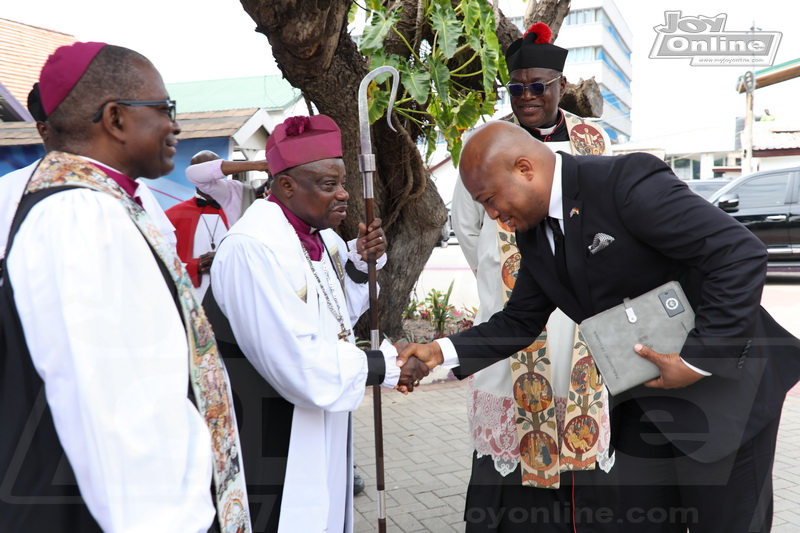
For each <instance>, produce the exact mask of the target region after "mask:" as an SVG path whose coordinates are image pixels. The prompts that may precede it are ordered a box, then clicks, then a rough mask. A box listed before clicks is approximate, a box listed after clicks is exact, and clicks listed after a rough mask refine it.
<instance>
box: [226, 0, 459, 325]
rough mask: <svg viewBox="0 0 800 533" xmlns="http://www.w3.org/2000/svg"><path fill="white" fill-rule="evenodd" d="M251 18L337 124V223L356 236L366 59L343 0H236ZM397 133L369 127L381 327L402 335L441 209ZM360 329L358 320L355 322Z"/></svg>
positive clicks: (290, 77) (286, 68)
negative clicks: (374, 165) (343, 206)
mask: <svg viewBox="0 0 800 533" xmlns="http://www.w3.org/2000/svg"><path fill="white" fill-rule="evenodd" d="M241 3H242V6H243V7H244V10H245V11H246V12H247V13H248V14H249V15H250V17H251V18H252V19H253V20H254V21H255V22H256V24H257V27H256V31H258V32H260V33H263V34H264V35H266V36H267V38H268V39H269V42H270V45H271V46H272V53H273V55H274V57H275V60H276V62H277V64H278V66H279V68H280V69H281V72H282V73H283V76H284V78H286V80H287V81H288V82H289V83H291V84H292V85H293V86H294V87H297V88H299V89H300V90H301V91H302V92H303V94H304V95H305V96H307V97H308V98H309V99H310V100H311V101H313V102H314V104H315V105H316V106H317V109H318V110H319V112H320V113H323V114H325V115H328V116H329V117H331V118H332V119H333V120H334V121H336V123H337V124H338V125H339V127H340V128H341V130H342V145H343V146H342V148H343V151H344V162H345V166H346V168H347V175H348V180H347V191H348V192H349V193H350V203H349V206H348V213H349V216H348V217H347V220H346V221H345V223H344V224H343V227H342V228H340V233H341V234H342V236H343V237H344V238H345V239H346V240H347V239H351V238H354V237H355V236H356V235H357V231H358V222H359V221H363V220H364V195H363V188H362V180H361V174H360V172H359V167H358V155H359V149H360V144H359V143H360V139H359V124H358V86H359V84H360V83H361V80H362V79H363V78H364V76H366V74H367V73H368V64H367V62H366V60H365V59H364V58H363V56H361V54H360V53H359V52H358V49H357V48H356V44H355V43H354V42H353V40H352V39H351V38H350V36H349V35H348V34H347V31H346V25H347V13H348V10H349V8H350V6H351V4H352V2H351V1H349V0H334V1H328V2H318V1H310V0H295V1H279V0H241ZM393 124H394V125H395V128H397V129H398V131H399V133H394V132H392V131H391V130H390V129H389V128H388V127H387V126H386V121H385V120H383V119H382V120H381V121H380V122H377V123H375V124H374V125H373V127H372V138H373V146H374V151H375V154H376V155H377V161H378V171H377V172H376V174H375V209H376V216H377V217H380V218H382V219H383V224H384V225H383V227H384V231H385V232H386V235H387V241H388V256H389V257H388V262H387V264H386V267H384V268H383V270H381V271H380V273H379V276H378V280H379V283H380V285H381V293H380V305H381V313H380V326H381V331H382V332H383V333H384V334H386V335H388V336H389V337H391V338H400V337H402V335H403V332H402V311H403V310H404V309H405V308H406V306H407V305H408V298H409V294H410V293H411V290H412V288H413V287H414V284H415V283H416V281H417V279H418V278H419V275H420V273H421V272H422V269H423V268H424V267H425V263H426V262H427V260H428V257H430V254H431V251H432V250H433V247H434V245H435V243H436V241H437V240H438V238H439V235H440V233H441V228H442V226H443V225H444V222H445V219H446V217H447V210H446V209H445V207H444V204H443V203H442V199H441V197H440V196H439V194H438V193H437V191H436V187H435V186H433V184H432V181H431V180H430V178H429V177H428V174H427V172H426V170H425V167H424V165H423V161H422V158H421V156H420V153H419V150H418V149H417V146H416V143H415V141H414V139H413V138H412V137H411V136H410V135H409V134H408V133H407V131H406V129H405V128H404V127H403V125H402V124H401V122H400V121H399V120H397V118H395V119H394V120H393ZM360 331H361V332H362V336H363V332H364V331H365V330H364V327H363V325H362V327H361V328H360Z"/></svg>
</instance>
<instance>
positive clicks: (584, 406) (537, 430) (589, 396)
mask: <svg viewBox="0 0 800 533" xmlns="http://www.w3.org/2000/svg"><path fill="white" fill-rule="evenodd" d="M564 115H565V118H566V125H567V129H568V131H569V137H570V145H571V147H572V152H573V154H576V155H588V154H595V155H602V154H603V153H605V150H606V143H605V140H604V138H603V135H602V133H601V132H600V131H598V129H597V126H595V125H593V124H592V123H589V122H586V121H585V120H584V119H582V118H579V117H577V116H575V115H570V114H567V113H565V114H564ZM514 121H515V122H516V117H514ZM497 237H498V245H499V246H500V264H501V265H502V266H501V278H502V289H503V302H504V303H505V302H507V301H508V298H509V296H510V295H511V291H512V289H513V288H514V283H515V282H516V279H517V273H518V271H519V267H520V262H521V256H520V253H519V248H518V247H517V240H516V236H515V234H514V232H513V231H512V230H511V228H509V227H508V226H506V225H505V224H503V223H501V222H500V221H499V220H498V221H497ZM572 346H573V347H572V359H571V363H570V378H569V389H570V390H569V392H568V396H567V398H566V399H564V398H557V397H556V396H555V394H554V390H553V385H552V383H553V375H552V366H551V363H550V359H551V354H550V349H549V343H548V341H547V330H546V329H545V331H543V332H542V333H541V335H539V337H538V338H537V339H536V341H534V343H533V344H531V345H530V346H529V347H527V348H525V349H524V350H522V351H521V352H517V353H516V354H514V355H512V356H511V358H510V359H509V361H510V364H511V376H512V381H513V392H514V401H515V403H516V405H515V406H514V409H515V413H514V414H515V422H516V428H517V437H518V439H519V455H520V467H521V471H522V484H523V485H525V486H529V487H538V488H550V489H557V488H559V486H560V482H561V476H560V474H561V472H566V471H569V470H593V469H594V468H595V462H596V458H597V453H598V447H599V446H598V444H599V440H600V426H601V417H602V415H603V410H604V409H606V408H607V407H606V405H605V401H606V398H607V395H605V394H604V387H603V381H602V377H601V376H600V374H599V372H598V371H597V367H596V366H595V364H594V360H593V359H592V356H591V354H590V353H589V349H588V348H587V346H586V343H585V342H584V341H583V337H582V336H581V333H580V330H579V329H578V328H577V327H575V335H574V339H573V342H572Z"/></svg>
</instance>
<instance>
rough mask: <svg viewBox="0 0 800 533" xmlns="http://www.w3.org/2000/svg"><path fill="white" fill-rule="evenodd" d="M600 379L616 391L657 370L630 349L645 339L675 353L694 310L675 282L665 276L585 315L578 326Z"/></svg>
mask: <svg viewBox="0 0 800 533" xmlns="http://www.w3.org/2000/svg"><path fill="white" fill-rule="evenodd" d="M580 328H581V332H582V333H583V338H584V340H585V341H586V345H587V346H588V347H589V350H590V351H591V352H592V356H593V357H594V360H595V363H596V364H597V368H598V370H600V374H601V375H602V376H603V381H604V382H605V384H606V387H608V391H609V392H610V393H611V394H619V393H620V392H624V391H626V390H628V389H630V388H632V387H635V386H637V385H640V384H642V383H644V382H645V381H649V380H651V379H654V378H657V377H658V376H659V375H660V372H659V371H658V367H657V366H656V365H654V364H653V363H651V362H650V361H648V360H646V359H644V358H642V357H641V356H640V355H639V354H637V353H636V352H635V351H633V345H634V344H637V343H639V344H644V345H647V346H649V347H650V348H652V349H653V350H655V351H657V352H659V353H664V354H666V353H679V352H680V349H681V348H682V347H683V344H684V342H685V341H686V337H687V335H688V334H689V332H690V331H691V330H692V329H693V328H694V311H693V310H692V307H691V305H689V301H688V300H687V299H686V295H685V294H684V293H683V289H681V285H680V283H678V282H677V281H670V282H669V283H666V284H664V285H662V286H660V287H657V288H655V289H653V290H651V291H649V292H646V293H644V294H642V295H641V296H639V297H637V298H632V299H631V298H625V299H624V300H623V303H622V304H620V305H618V306H616V307H612V308H611V309H608V310H607V311H603V312H602V313H599V314H596V315H594V316H593V317H590V318H587V319H586V320H584V321H583V322H581V325H580Z"/></svg>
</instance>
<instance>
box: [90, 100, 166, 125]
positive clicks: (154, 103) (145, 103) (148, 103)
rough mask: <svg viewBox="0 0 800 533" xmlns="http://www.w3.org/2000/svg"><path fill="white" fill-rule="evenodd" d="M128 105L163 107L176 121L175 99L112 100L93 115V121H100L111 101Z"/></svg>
mask: <svg viewBox="0 0 800 533" xmlns="http://www.w3.org/2000/svg"><path fill="white" fill-rule="evenodd" d="M112 102H113V103H115V104H120V105H126V106H128V107H160V106H163V107H161V110H162V111H164V112H165V113H166V114H167V115H168V116H169V119H170V120H171V121H172V122H175V109H176V108H175V100H111V101H110V102H106V103H104V104H103V105H101V106H100V109H98V110H97V113H95V115H94V116H93V117H92V122H100V119H101V118H103V109H105V107H106V106H107V105H108V104H110V103H112Z"/></svg>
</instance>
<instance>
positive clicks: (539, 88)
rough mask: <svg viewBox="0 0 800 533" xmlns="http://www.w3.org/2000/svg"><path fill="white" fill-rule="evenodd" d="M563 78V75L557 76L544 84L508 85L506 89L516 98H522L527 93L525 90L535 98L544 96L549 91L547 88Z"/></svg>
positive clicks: (538, 82) (537, 82)
mask: <svg viewBox="0 0 800 533" xmlns="http://www.w3.org/2000/svg"><path fill="white" fill-rule="evenodd" d="M561 76H563V74H561V75H559V76H556V77H555V78H553V79H552V80H550V81H546V82H544V83H542V82H540V81H536V82H533V83H506V88H507V89H508V94H510V95H511V96H513V97H514V98H516V97H518V96H522V94H523V93H524V92H525V89H528V91H530V93H531V94H532V95H533V96H542V95H543V94H544V92H545V91H546V90H547V86H548V85H550V84H551V83H553V82H554V81H556V80H559V79H561Z"/></svg>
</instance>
